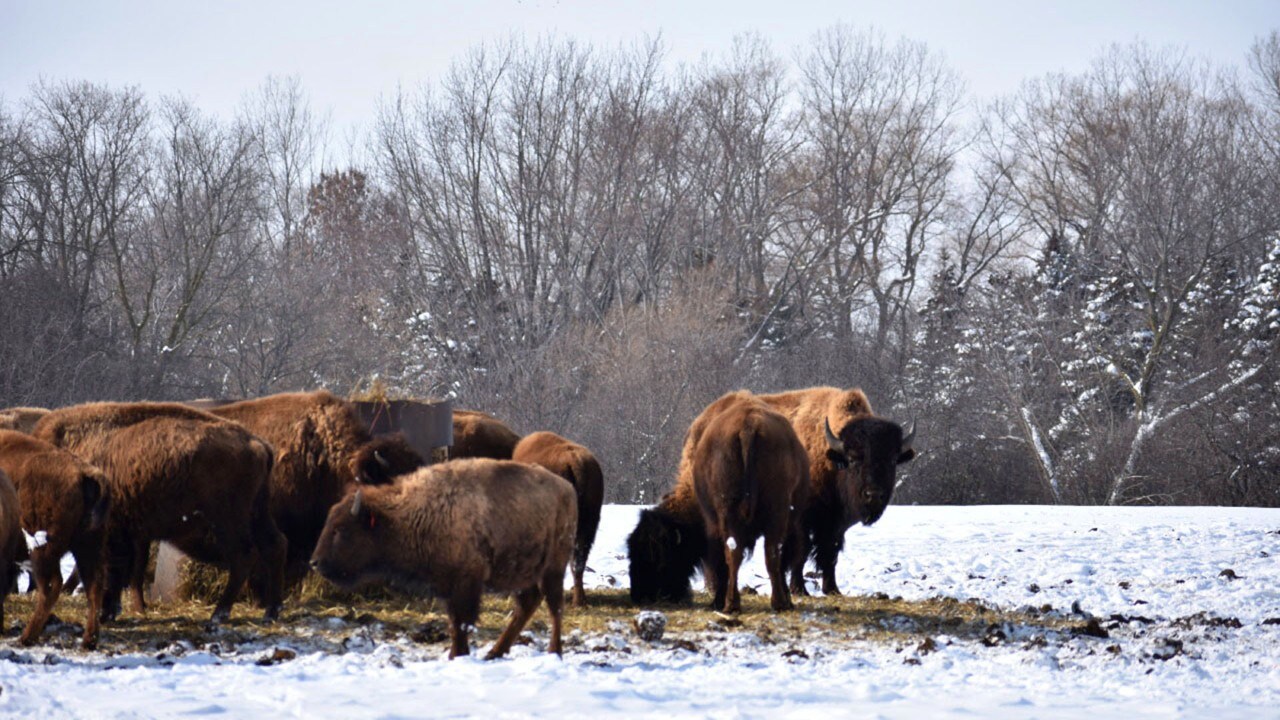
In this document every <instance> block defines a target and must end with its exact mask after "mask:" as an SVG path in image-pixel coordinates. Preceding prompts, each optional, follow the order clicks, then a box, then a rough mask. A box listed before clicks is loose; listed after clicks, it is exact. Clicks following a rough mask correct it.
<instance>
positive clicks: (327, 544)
mask: <svg viewBox="0 0 1280 720" xmlns="http://www.w3.org/2000/svg"><path fill="white" fill-rule="evenodd" d="M379 517H380V516H379V515H378V513H377V511H376V510H374V509H373V508H371V507H369V506H368V505H367V504H366V503H364V502H363V498H362V497H361V492H360V491H356V492H355V493H354V494H353V495H351V496H348V497H347V498H345V499H343V500H342V501H341V502H339V503H338V504H337V505H334V506H333V508H332V509H330V510H329V519H328V520H327V521H326V522H325V524H324V530H323V531H321V533H320V541H319V542H318V543H316V550H315V552H314V553H312V555H311V568H312V569H313V570H315V571H316V572H318V573H320V574H321V575H322V576H323V577H324V578H325V579H326V580H328V581H330V582H332V583H333V584H335V585H338V586H339V587H343V588H353V587H356V586H358V585H361V584H364V583H366V582H369V581H371V580H374V579H376V578H377V577H379V576H380V572H379V566H380V559H381V558H382V556H383V554H384V553H385V548H384V547H383V545H384V543H383V542H380V541H381V540H383V538H382V537H381V536H382V535H383V533H381V532H380V531H379V526H378V521H379Z"/></svg>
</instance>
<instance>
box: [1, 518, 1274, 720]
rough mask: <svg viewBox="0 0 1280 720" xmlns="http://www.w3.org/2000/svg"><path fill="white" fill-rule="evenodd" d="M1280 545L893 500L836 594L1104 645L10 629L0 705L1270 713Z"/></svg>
mask: <svg viewBox="0 0 1280 720" xmlns="http://www.w3.org/2000/svg"><path fill="white" fill-rule="evenodd" d="M636 512H637V508H634V507H624V506H611V507H608V508H606V510H605V515H604V521H603V524H602V527H601V532H600V537H599V539H598V541H597V544H596V548H595V550H594V552H593V554H592V559H591V563H590V564H591V567H592V568H593V572H592V573H591V574H590V576H589V581H590V583H591V584H592V585H594V586H597V587H600V586H608V585H610V584H611V582H610V580H611V579H612V582H613V583H617V584H621V585H625V584H626V559H625V538H626V535H627V533H628V532H629V531H630V529H631V527H632V525H633V524H634V521H635V516H636ZM1278 558H1280V510H1268V509H1227V508H1069V507H1052V508H1051V507H1025V506H1012V507H996V506H986V507H892V508H890V509H889V512H888V513H886V515H885V517H884V519H883V520H882V521H881V522H880V523H879V524H877V525H876V526H875V527H872V528H855V529H853V530H851V531H850V533H849V537H848V541H847V546H846V549H845V554H844V556H843V557H842V559H841V561H840V583H841V587H842V589H843V590H844V591H845V592H846V593H859V594H873V593H885V594H888V595H891V596H902V597H903V598H905V599H908V600H916V599H925V598H932V597H938V596H945V597H954V598H958V599H961V600H964V599H969V598H978V599H980V600H982V601H983V602H985V603H987V604H992V605H997V606H1000V607H1002V608H1007V609H1018V608H1028V607H1034V608H1039V607H1042V606H1044V605H1051V606H1052V607H1053V608H1056V609H1058V612H1061V613H1063V614H1066V615H1070V616H1071V617H1075V618H1085V617H1094V618H1097V619H1098V620H1099V621H1100V622H1101V624H1102V625H1101V626H1103V627H1105V628H1107V629H1108V632H1107V633H1106V634H1107V635H1108V637H1105V638H1104V637H1091V636H1088V635H1070V636H1061V637H1057V636H1055V637H1050V638H1049V639H1048V641H1045V639H1044V638H1043V637H1040V636H1034V637H1032V636H1020V635H1019V630H1018V628H1015V627H1010V628H1007V630H1008V632H1007V633H1005V634H1004V636H1002V638H1001V640H1002V641H1000V642H985V641H979V640H978V639H974V638H962V637H948V636H946V635H942V634H940V635H937V636H936V637H933V638H932V639H933V641H934V642H933V644H932V646H931V647H927V648H925V647H914V646H907V647H903V646H902V645H901V644H900V643H893V642H888V643H886V642H877V641H874V640H854V641H844V642H828V641H826V640H824V639H823V638H821V637H818V636H815V637H813V638H808V639H806V640H805V641H804V644H803V645H802V647H800V648H796V647H793V646H792V645H777V644H770V643H768V642H765V641H764V640H762V639H761V638H760V637H759V636H758V634H756V633H754V632H750V631H749V630H747V629H746V628H743V629H742V630H740V631H732V630H731V631H726V632H721V633H718V634H714V637H712V638H711V639H704V641H703V642H702V643H701V644H700V645H699V647H698V649H697V650H694V651H690V650H688V649H682V648H680V647H679V646H678V645H676V644H673V643H672V642H670V640H664V641H660V642H657V643H652V644H650V643H646V642H645V641H643V640H640V639H639V638H637V637H635V635H634V634H632V633H631V632H630V631H628V630H624V629H622V626H621V625H620V626H619V629H618V631H617V632H616V633H613V634H610V635H609V636H607V637H605V638H603V639H602V641H603V642H605V643H606V644H607V645H608V646H609V647H611V648H615V649H616V651H610V652H603V653H601V652H588V651H586V650H585V649H581V648H582V643H581V642H579V643H577V644H576V645H575V643H573V642H570V643H569V651H568V652H567V653H566V655H565V657H564V659H563V660H558V659H556V658H554V657H553V656H548V655H546V654H545V653H544V652H542V650H541V649H539V647H538V646H539V645H540V644H541V643H542V642H543V641H544V638H543V637H541V636H539V637H538V638H537V642H536V643H535V645H533V646H525V647H517V648H515V650H514V651H513V655H512V657H511V658H510V659H507V660H501V661H497V662H491V663H485V662H482V661H480V660H476V659H460V660H456V661H453V662H444V661H442V660H441V659H440V658H439V657H438V656H437V655H436V653H435V652H434V651H433V652H432V653H430V654H424V653H423V652H422V651H421V649H420V648H415V645H414V643H413V642H412V641H410V640H408V639H407V638H406V639H395V640H392V641H386V642H368V641H363V640H361V638H359V637H356V636H355V635H353V636H352V638H351V639H350V641H349V642H344V643H343V650H342V651H341V652H314V651H311V652H308V651H306V650H302V651H301V652H300V653H299V654H298V655H297V657H296V658H294V659H291V660H288V661H286V662H281V663H279V664H274V665H270V666H260V665H258V664H256V662H255V661H256V660H258V659H259V658H260V657H261V655H262V653H261V651H259V652H257V653H256V654H251V653H245V652H230V653H228V652H219V648H216V647H210V648H204V649H194V648H191V649H187V648H183V647H181V646H175V647H174V648H172V649H171V651H170V652H168V653H163V654H154V653H153V654H139V655H115V656H112V655H109V654H105V653H94V654H84V653H79V652H61V653H53V652H50V651H48V650H41V649H40V648H34V649H31V650H25V649H22V648H20V647H18V646H17V645H16V642H15V640H14V638H12V637H7V638H6V639H4V640H0V716H16V717H39V718H42V719H44V718H59V717H152V716H175V715H202V716H210V715H212V716H228V717H255V716H296V717H344V718H346V717H350V718H396V717H467V716H476V715H484V716H496V717H523V716H530V715H538V716H555V717H584V718H586V717H592V718H594V717H628V718H630V717H642V718H643V717H651V718H664V719H665V718H683V717H715V718H736V717H766V716H767V717H770V718H790V717H796V718H805V717H830V716H832V715H833V714H834V715H835V716H848V715H858V716H867V715H869V716H882V717H970V716H974V715H977V716H981V717H993V716H994V717H1014V718H1018V717H1037V718H1058V717H1082V716H1088V717H1090V718H1095V719H1096V718H1108V717H1117V718H1120V717H1123V718H1134V717H1136V718H1142V717H1162V718H1164V717H1175V716H1182V717H1213V718H1234V717H1276V716H1277V714H1278V713H1280V565H1278V564H1277V562H1278ZM762 565H763V563H762V559H761V556H760V554H757V555H756V556H755V557H754V558H753V559H752V560H751V562H750V563H749V565H748V568H747V570H746V571H745V572H744V578H745V580H746V582H747V583H748V584H752V585H756V586H758V587H759V588H760V589H761V590H762V591H767V588H768V585H767V583H766V582H764V580H763V578H764V571H763V567H762ZM820 602H822V601H821V599H820V598H814V599H810V600H802V601H801V612H804V607H805V605H810V606H812V605H813V604H817V603H820ZM1073 606H1074V608H1075V611H1074V612H1073V611H1072V608H1073ZM535 635H537V633H535ZM593 642H595V641H594V640H593ZM575 647H576V648H579V649H575ZM797 649H798V650H800V652H796V650H797ZM784 651H785V652H786V653H787V654H784Z"/></svg>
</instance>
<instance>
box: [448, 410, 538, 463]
mask: <svg viewBox="0 0 1280 720" xmlns="http://www.w3.org/2000/svg"><path fill="white" fill-rule="evenodd" d="M518 442H520V436H519V435H517V434H516V433H515V431H514V430H512V429H511V428H509V427H507V426H506V424H505V423H503V422H502V421H501V420H499V419H498V418H496V417H494V416H492V415H490V414H488V413H483V412H480V411H479V410H454V411H453V445H452V446H450V448H449V457H450V458H451V459H458V458H474V457H486V458H493V459H495V460H510V459H511V453H512V452H514V451H515V449H516V443H518Z"/></svg>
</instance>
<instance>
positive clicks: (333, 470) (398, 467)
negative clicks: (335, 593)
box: [210, 390, 425, 584]
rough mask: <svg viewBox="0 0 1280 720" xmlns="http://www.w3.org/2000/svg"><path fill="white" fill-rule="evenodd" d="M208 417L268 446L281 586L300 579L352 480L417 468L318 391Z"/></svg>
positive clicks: (395, 442)
mask: <svg viewBox="0 0 1280 720" xmlns="http://www.w3.org/2000/svg"><path fill="white" fill-rule="evenodd" d="M210 412H212V413H213V414H215V415H218V416H219V417H223V418H227V419H230V420H234V421H236V422H238V423H240V424H242V425H244V426H245V427H246V428H248V429H249V431H250V432H252V433H254V434H255V435H258V436H259V437H261V438H262V439H264V440H266V441H267V442H269V443H271V445H272V447H274V448H275V451H276V462H275V469H274V470H272V473H271V517H272V518H273V519H274V520H275V523H276V526H277V527H278V528H280V531H281V532H283V533H284V535H285V537H286V538H287V539H288V541H289V551H288V559H287V562H286V582H287V584H293V583H295V582H297V581H298V580H301V579H302V577H303V576H304V575H305V574H306V572H307V562H308V560H310V558H311V552H312V551H313V550H314V549H315V547H316V540H318V539H319V538H320V531H321V529H323V528H324V522H325V518H327V517H328V516H329V508H331V507H333V505H334V503H336V502H338V501H339V500H341V499H342V497H343V496H344V495H346V494H347V493H348V492H349V491H350V489H351V488H352V487H353V486H354V485H355V484H356V483H357V482H362V481H363V482H371V483H376V482H390V480H391V478H393V477H395V476H396V475H400V474H402V473H408V472H412V471H413V470H415V469H417V468H418V467H421V466H422V465H424V464H425V461H424V460H423V459H422V456H420V455H418V453H417V452H415V451H414V450H413V448H411V447H409V444H408V443H407V442H405V440H404V438H403V437H399V438H398V439H396V437H390V438H378V439H377V440H376V441H375V440H374V439H373V438H372V437H371V436H370V435H369V430H368V428H366V427H365V424H364V422H363V421H361V420H360V417H359V416H358V415H357V414H356V411H355V409H354V408H353V407H352V406H351V403H348V402H347V401H345V400H342V399H341V398H338V397H336V396H334V395H333V394H332V393H330V392H328V391H325V390H320V391H317V392H305V393H282V394H279V395H270V396H267V397H264V398H258V399H256V400H243V401H241V402H237V403H232V404H230V405H223V406H220V407H216V408H213V409H212V410H210ZM371 443H372V444H371ZM366 449H367V450H368V452H367V453H365V454H362V453H361V451H362V450H366ZM374 451H378V456H380V457H382V458H383V459H385V460H386V461H387V463H386V465H385V466H384V465H383V464H382V463H379V462H378V461H377V459H376V457H375V456H374Z"/></svg>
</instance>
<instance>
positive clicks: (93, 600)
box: [71, 533, 106, 650]
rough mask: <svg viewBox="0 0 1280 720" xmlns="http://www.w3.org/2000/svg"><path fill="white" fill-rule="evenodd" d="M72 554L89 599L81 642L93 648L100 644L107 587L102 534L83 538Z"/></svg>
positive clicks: (88, 647) (89, 648) (72, 549)
mask: <svg viewBox="0 0 1280 720" xmlns="http://www.w3.org/2000/svg"><path fill="white" fill-rule="evenodd" d="M71 554H72V556H74V557H75V559H76V570H77V571H78V572H80V574H81V576H82V577H83V578H84V593H85V598H86V599H87V600H88V608H87V609H86V610H85V614H84V636H83V638H82V639H81V644H82V645H83V646H84V649H86V650H92V649H94V648H96V647H97V646H98V620H99V618H100V617H101V615H102V596H103V594H104V591H105V589H106V583H105V578H104V575H105V574H106V568H105V567H104V566H103V564H102V536H101V534H97V533H93V534H90V536H89V537H88V538H81V540H80V542H79V544H77V545H75V546H72V548H71Z"/></svg>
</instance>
